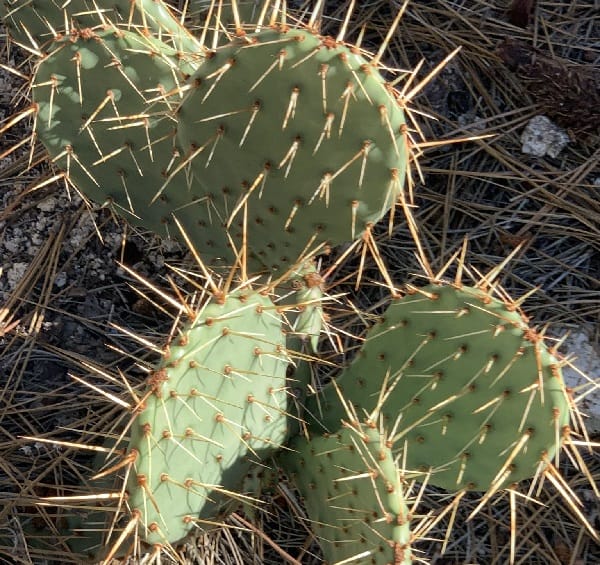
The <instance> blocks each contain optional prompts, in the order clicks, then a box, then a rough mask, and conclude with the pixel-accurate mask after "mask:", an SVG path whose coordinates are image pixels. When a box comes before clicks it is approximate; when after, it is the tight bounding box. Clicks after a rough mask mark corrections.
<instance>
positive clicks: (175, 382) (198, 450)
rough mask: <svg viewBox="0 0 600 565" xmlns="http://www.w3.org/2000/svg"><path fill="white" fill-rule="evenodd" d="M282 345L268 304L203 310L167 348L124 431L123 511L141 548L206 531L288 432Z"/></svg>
mask: <svg viewBox="0 0 600 565" xmlns="http://www.w3.org/2000/svg"><path fill="white" fill-rule="evenodd" d="M287 364H288V359H287V355H286V350H285V336H284V334H283V331H282V321H281V317H280V315H279V314H277V312H276V309H275V307H274V306H273V304H272V303H271V301H270V300H269V298H268V297H265V296H262V295H260V294H256V293H251V292H250V291H247V292H243V291H238V292H235V293H232V294H230V295H228V296H227V297H226V298H225V299H224V300H216V301H212V302H211V303H209V304H207V305H206V306H205V307H204V308H203V309H202V311H201V312H200V313H199V314H198V315H197V317H196V318H195V319H194V320H193V321H192V323H191V324H190V325H189V326H188V327H186V328H184V329H183V330H182V331H181V333H180V335H179V336H178V337H177V338H176V339H175V340H174V342H173V343H172V344H171V345H170V346H169V347H168V349H167V351H166V353H165V355H164V360H163V362H162V363H161V365H160V366H159V367H158V368H157V370H156V371H155V372H154V373H153V375H152V376H151V377H150V379H149V383H148V390H147V392H146V394H145V395H144V397H143V399H142V402H141V404H140V407H139V413H138V414H136V417H135V421H134V423H133V425H132V427H131V432H130V435H131V439H130V443H129V451H128V453H129V457H131V458H132V459H133V468H132V469H131V471H130V473H129V480H128V483H127V487H126V488H127V492H128V507H129V508H130V511H131V514H132V516H133V517H134V519H138V520H139V521H140V523H141V525H142V527H141V528H140V530H139V531H140V535H141V536H142V538H143V539H144V540H145V541H147V542H148V543H152V544H154V543H156V544H165V545H168V544H170V543H174V542H177V541H178V540H180V539H181V538H183V537H184V536H185V535H186V534H187V533H188V531H189V530H190V529H192V528H193V527H194V524H196V523H197V524H198V525H199V526H201V527H202V525H203V523H204V522H206V524H205V526H206V527H208V526H209V525H210V523H211V522H212V521H215V520H216V519H218V517H219V513H220V512H221V511H222V510H223V508H224V507H225V506H226V505H227V503H228V502H231V501H232V500H235V499H236V498H237V499H238V501H239V500H240V499H241V496H240V495H239V494H237V493H239V492H240V490H241V487H242V481H243V478H244V477H245V475H246V474H247V473H248V471H249V469H250V466H251V462H252V461H260V460H261V459H262V458H263V457H267V456H268V455H270V454H272V452H273V451H274V450H275V449H277V448H278V447H280V445H281V444H282V442H283V441H284V439H285V437H286V434H287V432H288V422H287V412H286V407H287V401H288V399H287V392H286V383H285V376H286V367H287Z"/></svg>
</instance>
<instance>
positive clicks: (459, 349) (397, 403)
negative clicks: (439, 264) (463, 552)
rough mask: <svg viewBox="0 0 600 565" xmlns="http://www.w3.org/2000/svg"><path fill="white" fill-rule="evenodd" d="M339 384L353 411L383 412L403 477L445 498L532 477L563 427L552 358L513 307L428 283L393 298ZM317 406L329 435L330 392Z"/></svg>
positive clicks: (563, 404)
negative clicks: (402, 460) (425, 477)
mask: <svg viewBox="0 0 600 565" xmlns="http://www.w3.org/2000/svg"><path fill="white" fill-rule="evenodd" d="M337 384H338V386H339V388H340V389H341V390H342V394H343V396H344V398H345V401H346V402H348V403H349V404H350V405H351V406H353V407H354V409H355V410H356V413H357V414H364V413H365V411H366V413H370V412H373V411H374V410H377V411H381V413H382V414H383V417H384V421H385V425H386V426H387V427H388V428H389V429H394V430H397V433H396V436H394V439H395V441H397V442H398V444H399V445H401V444H402V443H403V442H406V453H405V454H404V455H403V456H404V457H406V463H407V468H409V469H413V470H421V471H423V472H429V471H431V477H430V479H429V482H431V483H433V484H435V485H438V486H440V487H443V488H446V489H448V490H458V489H462V488H469V489H473V490H489V489H491V490H496V489H498V488H501V487H503V486H506V485H508V484H511V483H514V482H517V481H520V480H522V479H525V478H529V477H533V476H534V475H535V474H536V472H537V471H538V470H539V469H540V466H541V467H543V466H545V465H544V463H543V462H544V461H548V460H551V459H552V458H553V457H554V455H555V453H556V451H557V450H558V449H559V447H560V444H561V440H562V438H563V433H564V431H565V430H567V426H568V423H569V400H568V397H567V394H566V392H565V387H564V383H563V381H562V377H561V370H560V363H559V361H558V360H557V359H556V357H555V356H554V355H553V354H552V352H551V351H549V350H548V348H547V347H546V345H545V344H544V342H543V340H542V338H541V337H540V336H539V335H538V334H536V333H535V331H534V330H533V329H531V328H530V327H529V326H528V324H527V320H526V319H525V318H524V316H523V315H522V314H521V313H520V312H519V310H518V308H517V307H516V306H515V305H514V304H512V303H511V302H509V301H506V302H505V301H503V300H499V299H497V298H494V297H492V296H490V294H488V293H487V292H484V291H483V290H480V289H479V288H471V287H467V286H462V287H454V286H450V285H441V284H433V285H430V286H427V287H425V288H423V289H420V290H417V291H415V292H413V293H412V294H409V295H407V296H405V297H403V298H401V299H398V300H395V301H394V302H393V303H392V304H391V305H390V306H389V308H388V309H387V310H386V312H385V313H384V315H383V318H382V319H381V321H380V322H379V323H377V324H376V325H375V326H374V327H372V328H371V329H370V330H369V332H368V334H367V337H366V341H365V343H364V346H363V347H362V349H361V351H360V353H359V355H358V356H357V358H356V359H355V360H354V362H353V363H352V364H351V365H350V366H349V367H348V368H347V369H346V370H345V371H344V372H343V373H342V376H341V377H340V378H339V380H338V381H337ZM312 400H313V401H315V399H314V398H313V399H312ZM319 402H320V405H317V403H316V401H315V402H313V404H311V409H310V410H309V412H310V411H311V410H312V412H313V413H315V414H320V415H321V416H322V424H323V425H324V426H325V427H326V428H327V429H332V430H335V429H337V428H338V427H339V422H340V420H341V419H342V418H346V417H347V414H346V408H345V407H344V406H342V404H341V403H340V401H339V398H338V395H337V391H336V390H335V388H334V387H332V386H331V385H330V386H328V387H326V388H325V389H324V391H323V392H322V395H321V396H320V398H319ZM316 425H317V427H318V424H316Z"/></svg>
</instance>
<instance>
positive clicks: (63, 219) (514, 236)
mask: <svg viewBox="0 0 600 565" xmlns="http://www.w3.org/2000/svg"><path fill="white" fill-rule="evenodd" d="M173 4H174V5H176V6H177V7H182V6H179V4H182V5H183V4H184V2H173ZM308 4H309V3H308V2H295V3H290V5H292V6H293V7H294V8H295V9H297V10H298V12H296V13H299V14H302V9H303V8H305V7H307V6H308ZM357 4H358V5H357V7H356V8H355V11H354V14H353V17H352V19H351V21H350V25H349V29H348V31H347V34H346V37H347V38H348V39H349V40H353V39H356V38H357V37H358V36H359V35H361V34H363V46H364V47H367V48H368V49H371V50H373V51H376V50H377V46H378V45H379V44H381V42H382V41H383V38H384V37H385V34H386V30H387V26H389V22H390V21H391V20H392V19H393V15H394V14H395V13H396V10H397V9H398V8H399V5H400V2H399V1H384V0H370V1H368V2H358V3H357ZM347 7H348V6H347V3H345V2H340V1H332V2H326V3H325V10H324V16H323V20H322V32H323V33H324V34H327V33H329V32H331V33H332V34H333V30H335V29H337V27H338V26H339V22H340V20H341V19H342V18H343V15H344V13H345V10H346V9H347ZM363 28H364V33H363V32H362V31H361V30H363ZM457 47H460V51H459V52H458V53H457V54H456V56H454V57H453V58H452V59H451V60H450V61H449V62H447V63H446V64H445V66H444V67H443V69H442V70H440V71H439V72H438V73H437V74H436V75H435V77H433V78H432V79H431V81H430V82H428V83H427V85H426V86H425V87H424V88H423V89H422V90H421V91H420V92H419V93H418V94H416V95H415V96H414V98H413V100H412V101H411V104H410V106H409V108H410V109H411V116H412V117H413V118H414V120H415V125H414V126H413V131H412V135H413V139H414V142H415V144H416V151H417V153H419V159H418V168H417V167H416V166H415V167H414V168H413V178H414V180H415V186H414V191H415V195H416V202H417V204H418V208H416V210H415V217H416V220H417V223H418V225H419V228H420V230H421V238H422V242H423V245H424V249H425V252H426V253H427V255H428V258H429V261H430V263H431V266H432V268H433V269H434V271H435V270H439V269H441V268H442V266H443V265H444V264H445V263H446V262H447V261H448V260H449V258H450V257H451V256H452V255H453V254H454V253H455V252H457V251H458V250H459V249H460V248H461V246H462V244H463V242H464V240H465V239H467V240H468V242H469V251H468V256H467V260H468V263H469V264H470V265H471V267H472V269H473V271H474V272H477V271H480V272H486V271H489V270H490V269H491V268H492V267H493V266H494V265H497V264H499V263H500V262H501V261H503V259H504V258H505V257H506V256H508V255H509V254H510V253H511V252H513V251H515V249H516V248H518V249H517V251H516V252H515V255H514V257H513V259H512V260H511V261H510V263H509V264H508V265H507V266H506V267H505V268H504V269H503V271H502V274H501V275H500V277H499V280H498V282H499V283H500V284H501V285H502V286H503V287H504V288H506V289H507V290H508V292H510V294H511V295H512V296H513V297H515V298H518V297H521V296H524V295H526V294H528V293H529V292H531V291H533V290H535V292H532V294H531V296H528V298H527V300H526V302H525V303H524V305H523V307H524V309H525V311H526V312H527V313H528V314H529V315H530V316H531V317H532V319H533V320H534V322H535V324H536V326H537V327H539V328H546V326H547V330H546V333H547V335H548V336H549V339H559V338H561V337H562V336H565V334H569V333H572V334H574V336H576V338H573V339H571V341H570V342H569V341H567V342H566V345H565V346H563V349H561V350H562V351H563V352H564V353H566V354H571V355H573V356H577V355H578V354H579V359H576V360H574V361H573V364H574V366H575V367H581V368H582V370H585V372H586V375H588V377H589V378H587V379H583V380H580V381H578V384H577V385H575V386H577V387H578V388H577V389H576V396H580V397H582V406H584V410H588V411H595V410H597V406H598V405H599V404H600V400H598V398H599V393H598V389H599V386H598V382H597V381H598V378H599V374H598V364H597V362H596V361H594V359H596V360H597V359H598V357H595V356H596V355H598V352H599V351H600V348H599V345H598V344H599V342H600V94H599V93H600V71H599V69H600V6H599V5H598V2H597V1H595V0H577V1H572V2H571V1H569V2H567V1H564V2H563V1H553V2H550V1H548V2H545V1H538V2H536V1H534V0H533V1H525V0H522V1H514V2H487V1H485V0H470V1H455V2H449V1H437V2H433V1H426V0H422V1H419V0H414V1H412V2H410V3H409V5H408V8H407V11H406V13H405V15H404V16H403V19H402V21H401V23H400V25H399V28H398V31H397V32H396V33H395V35H394V36H393V38H392V39H391V40H390V45H389V48H388V49H387V50H386V52H385V54H384V58H383V62H384V63H385V64H386V65H388V66H389V67H390V68H394V69H413V68H415V66H417V65H420V64H422V66H421V68H420V70H419V73H418V76H419V78H420V79H423V78H425V77H426V76H427V75H428V73H429V72H430V71H431V70H432V69H434V68H435V67H436V65H437V64H438V63H440V62H441V61H442V60H444V58H445V57H447V56H448V55H449V53H451V52H452V51H453V50H454V49H455V48H457ZM0 53H1V55H0V62H1V63H2V67H0V120H2V123H4V124H6V123H7V122H8V121H9V120H10V117H11V116H12V115H14V114H15V113H16V112H17V111H18V110H19V109H21V110H22V109H23V108H26V107H27V103H28V102H27V98H26V97H27V81H26V80H25V79H26V77H27V76H28V74H29V72H30V63H29V61H28V59H27V57H26V54H25V53H24V52H23V51H21V50H19V49H17V48H15V47H14V46H11V47H10V48H9V47H7V46H6V45H5V43H4V38H3V37H0ZM421 62H422V63H421ZM15 69H16V72H15ZM536 116H546V117H547V118H548V122H542V124H541V125H540V123H539V122H538V125H537V127H536V126H535V122H534V126H533V128H534V129H533V131H532V132H531V131H530V132H529V140H528V146H527V147H526V148H525V149H526V151H528V152H527V153H526V152H524V151H523V148H524V141H523V138H522V136H523V135H524V132H526V130H527V127H528V125H529V124H530V122H531V120H532V118H535V117H536ZM417 125H418V128H420V131H417ZM0 127H1V126H0ZM31 127H32V124H31V120H30V119H29V118H27V119H23V120H22V121H19V122H18V123H16V124H14V125H13V127H11V128H10V129H8V130H7V131H6V132H4V133H3V134H2V135H1V136H0V198H1V204H0V562H2V563H24V564H27V563H36V564H37V563H40V564H43V563H51V562H56V563H60V562H62V563H67V562H71V561H70V558H69V556H68V555H67V554H65V553H64V552H63V550H62V549H61V548H59V547H58V546H57V549H56V555H48V554H46V555H44V554H40V553H37V552H36V550H35V549H34V548H30V547H27V544H26V542H25V541H24V538H25V537H26V536H25V534H24V533H23V530H22V519H23V517H24V516H33V517H35V519H38V520H41V521H42V522H44V521H46V522H47V523H48V522H52V520H51V519H50V518H49V516H50V514H49V512H50V513H51V510H49V509H48V508H47V507H43V506H42V507H40V506H37V507H36V506H35V505H34V503H35V501H36V500H37V499H38V498H39V497H40V496H51V495H54V494H56V493H60V492H63V490H62V486H63V485H65V484H67V485H69V484H77V483H78V482H80V481H81V480H82V478H83V477H85V476H86V471H87V469H86V466H87V465H89V457H88V458H87V459H86V458H85V456H84V457H83V458H81V457H80V456H78V455H77V456H74V455H73V450H69V449H67V448H63V447H58V446H56V445H51V444H47V443H43V442H39V441H38V442H36V441H33V440H26V439H20V438H22V437H23V436H28V437H36V438H61V439H63V440H67V441H91V440H93V438H95V437H101V435H102V433H103V430H104V429H106V426H107V424H108V423H110V422H111V421H112V419H113V418H114V414H115V408H114V406H111V405H110V404H108V403H106V402H105V401H103V399H102V398H98V395H97V394H96V393H94V392H93V391H91V390H90V389H89V388H87V387H85V386H83V385H81V384H79V383H78V381H77V380H76V379H74V377H78V378H84V379H86V380H88V382H91V383H97V382H103V383H105V380H103V379H100V378H99V377H98V371H99V370H101V371H105V372H107V373H111V374H113V375H118V374H119V373H122V374H125V375H127V379H128V380H129V381H130V382H131V383H133V384H134V385H135V384H138V383H140V382H141V381H142V380H143V379H144V377H145V375H146V367H147V364H151V363H152V362H153V360H154V357H153V354H152V353H151V352H149V351H148V347H145V346H143V345H142V344H140V343H139V342H138V341H136V340H135V339H134V338H132V337H131V335H132V334H137V335H142V336H144V338H145V339H146V340H147V341H148V342H149V343H152V344H155V345H156V346H157V347H161V346H162V344H163V343H164V336H165V335H168V333H169V332H170V331H171V326H172V318H171V317H170V315H169V311H168V307H166V308H164V309H163V310H161V309H159V308H157V307H154V306H152V305H149V304H148V302H147V301H145V300H144V299H143V298H142V297H141V296H140V293H139V292H138V291H137V290H136V288H139V283H137V282H136V281H135V280H134V279H133V277H132V276H131V274H130V273H129V272H128V271H127V270H125V269H124V268H123V266H122V265H123V264H124V265H127V266H128V267H130V268H131V269H132V270H133V271H135V272H136V273H138V274H139V275H141V276H142V277H144V278H146V279H148V280H150V281H153V282H154V283H155V284H157V285H160V286H163V287H165V286H166V287H168V282H167V278H168V277H169V276H173V279H174V281H175V283H176V284H178V285H180V286H181V287H182V288H183V289H186V288H188V287H189V285H188V282H187V281H186V280H185V279H184V278H182V277H181V276H179V275H177V274H175V275H173V270H172V269H171V268H170V267H169V265H174V266H181V265H185V266H187V265H189V256H188V254H187V253H186V250H185V249H184V247H183V246H182V245H181V244H179V243H176V242H171V241H161V240H159V238H157V237H156V236H154V235H152V234H149V233H146V232H143V231H140V230H137V229H134V228H132V227H131V226H128V225H126V224H125V223H124V222H123V221H122V220H120V219H119V218H117V217H116V216H115V215H114V214H113V213H111V211H110V210H108V209H106V208H102V207H100V206H97V205H93V206H89V205H87V204H86V203H84V202H83V201H82V199H81V198H80V197H79V196H78V195H77V193H76V192H75V191H73V190H72V188H71V189H68V188H65V186H64V185H63V184H60V183H53V182H50V183H48V184H46V183H45V179H49V178H51V177H52V176H53V171H52V168H51V166H50V165H49V164H48V163H47V161H46V160H45V158H44V151H43V148H42V147H41V146H40V145H39V144H36V145H35V146H32V145H31V144H30V143H29V142H28V137H29V136H30V132H31ZM526 135H527V134H526ZM474 138H477V139H474ZM423 140H427V141H426V142H425V141H423ZM441 141H443V142H444V143H438V142H441ZM19 144H21V145H19ZM16 145H19V147H18V149H17V150H15V151H11V148H12V147H14V146H16ZM548 151H549V152H548ZM387 231H388V226H387V221H386V220H384V221H383V222H382V225H381V226H378V227H377V229H376V233H377V241H378V246H379V249H380V251H381V254H382V257H383V259H384V261H385V262H386V265H387V268H388V270H389V273H390V275H391V276H392V278H393V279H394V280H395V281H400V282H404V281H407V282H410V281H413V280H415V275H414V273H418V272H420V271H421V269H420V266H419V264H418V263H417V261H416V259H415V249H414V245H413V244H412V243H411V241H412V240H411V238H410V235H409V233H408V229H407V227H406V226H405V225H403V224H399V225H397V226H396V227H395V228H394V230H393V233H392V234H391V237H389V235H388V233H387ZM339 253H340V251H339V250H337V251H334V256H338V254H339ZM331 260H332V258H331V257H329V258H326V259H324V261H325V263H327V262H330V261H331ZM358 261H359V259H358V258H356V257H351V258H349V259H348V260H347V261H346V262H345V263H344V265H343V266H342V268H341V269H340V270H339V275H338V277H339V280H341V279H343V278H344V274H345V273H349V272H352V271H353V270H355V269H356V268H357V264H358ZM367 273H368V277H367V279H369V277H371V278H370V279H369V281H370V282H369V284H366V285H365V286H364V288H363V289H361V291H360V292H359V293H355V297H356V299H357V301H358V302H360V303H361V306H363V307H364V308H365V309H366V308H369V307H373V306H374V305H377V304H378V302H379V301H380V300H381V299H382V296H383V290H382V289H381V286H378V284H377V283H378V282H379V281H377V275H376V274H375V273H376V269H375V268H374V265H373V264H370V265H368V268H367ZM333 284H334V285H335V287H336V289H337V288H345V287H343V285H342V286H339V287H338V286H337V281H333ZM340 284H341V283H340ZM350 292H354V291H352V290H351V291H350ZM582 352H583V353H582ZM582 355H583V356H582ZM590 359H591V360H592V361H590ZM575 373H576V375H575V377H574V378H577V371H575ZM122 390H123V387H122V384H120V383H115V384H114V387H112V389H109V390H108V392H111V393H114V394H121V393H122ZM594 426H597V423H596V424H593V425H591V428H590V429H591V430H592V432H595V433H596V434H598V428H594ZM583 439H584V438H582V440H583ZM594 439H595V442H598V439H599V436H598V435H596V436H595V438H594ZM597 445H598V443H595V444H594V445H593V448H589V449H583V448H582V449H581V450H580V452H581V459H582V460H584V461H585V463H586V465H587V468H588V469H589V475H588V476H585V474H583V473H581V472H580V471H578V469H577V467H579V466H580V461H578V460H575V459H574V457H573V456H572V455H571V456H568V457H564V458H563V460H562V462H561V467H560V468H561V472H562V474H563V476H564V477H565V480H566V483H567V484H568V485H569V486H570V488H572V489H573V491H574V492H575V493H576V494H577V496H579V498H580V500H581V506H580V507H579V508H580V512H581V513H582V515H583V516H584V517H585V519H587V521H588V522H589V524H591V526H592V527H594V528H596V529H597V530H599V531H600V503H599V502H598V498H597V492H598V491H596V490H594V488H593V487H592V486H591V483H592V482H593V481H594V480H596V481H597V480H598V478H600V455H599V453H598V450H597ZM83 481H84V483H86V482H89V481H88V480H87V479H85V478H83ZM286 489H287V490H284V491H278V492H276V493H273V494H268V495H266V496H265V502H266V509H267V512H264V513H259V515H258V516H256V517H254V522H253V523H254V524H255V528H256V531H254V530H252V529H244V527H242V522H241V521H240V520H241V517H240V516H234V517H232V518H230V519H229V521H228V524H229V526H230V527H229V528H220V529H217V530H216V531H213V532H210V533H208V534H206V535H203V536H201V537H199V538H198V539H196V540H194V541H193V542H190V543H188V544H187V545H186V546H185V547H184V548H183V549H182V553H181V555H183V556H184V559H185V562H186V563H197V564H200V563H223V564H225V563H227V564H230V563H265V564H276V563H283V562H285V560H284V558H283V557H282V555H281V552H278V551H277V550H276V549H274V548H273V546H275V545H276V546H279V547H280V548H282V549H283V550H284V551H285V552H286V553H287V554H289V555H292V556H294V557H295V558H296V559H298V561H300V562H301V563H302V564H303V565H312V564H315V565H316V564H317V563H321V562H322V557H321V556H320V550H319V548H318V544H317V543H316V541H315V540H314V539H313V538H311V537H310V536H309V535H308V534H307V532H306V530H305V529H304V528H303V526H302V525H301V524H300V521H299V518H298V514H297V512H296V511H295V509H294V504H297V503H298V499H297V496H296V495H294V493H293V492H291V490H290V489H289V487H286ZM522 492H523V493H527V489H526V488H524V489H523V491H522ZM534 494H535V496H536V498H537V499H538V500H539V501H541V503H542V504H533V503H532V504H526V503H521V504H519V505H518V506H517V508H518V511H517V512H518V516H517V524H518V528H519V534H518V536H517V548H516V554H517V560H516V562H517V563H520V564H531V565H538V564H539V565H542V564H543V565H548V564H556V565H559V564H566V563H569V564H573V565H592V564H594V563H599V562H600V547H599V546H598V545H597V544H596V543H595V541H594V540H593V538H592V537H591V535H590V534H589V532H588V531H587V530H586V528H585V527H583V526H582V525H581V520H580V519H579V517H578V516H577V515H576V513H575V512H573V510H572V509H571V508H570V507H569V506H568V505H566V504H565V503H564V502H563V500H562V498H561V496H559V493H558V492H557V489H556V486H555V485H554V486H553V485H551V484H547V483H546V484H545V485H544V486H543V487H541V488H539V489H538V491H537V492H535V493H534ZM444 503H445V494H444V493H443V492H441V491H436V490H435V489H433V488H431V489H430V490H428V491H427V494H426V496H425V497H424V500H423V502H422V505H421V507H420V509H419V511H420V513H423V514H425V513H427V512H428V511H431V512H435V511H436V510H439V509H440V508H441V507H442V506H443V505H444ZM476 504H477V499H476V497H472V498H470V497H469V496H467V497H465V500H464V501H463V503H462V504H461V505H460V507H459V509H458V511H457V513H456V516H455V517H454V518H453V519H452V520H453V522H454V523H453V527H452V528H451V534H450V536H449V539H448V540H446V542H445V543H444V541H443V538H444V535H445V531H446V530H447V529H448V525H449V523H451V522H450V520H451V519H450V517H449V516H448V517H446V518H444V519H443V520H442V521H441V522H440V523H439V524H438V526H437V529H436V530H435V531H434V533H432V534H430V538H431V539H425V540H421V541H420V542H419V543H418V544H416V545H415V548H416V550H417V551H419V552H422V553H419V556H420V557H421V556H422V558H423V560H424V561H425V562H430V563H432V564H437V565H451V564H452V565H458V564H467V563H468V564H480V565H492V564H500V563H507V562H508V551H509V548H508V540H509V539H510V530H511V525H510V500H509V496H508V495H507V494H506V493H503V494H502V495H501V496H498V497H496V498H494V499H493V500H491V501H490V502H488V503H487V505H486V507H485V509H484V510H483V511H482V512H480V513H479V514H478V516H477V517H476V518H474V519H473V520H469V519H468V516H469V514H470V513H471V511H472V510H473V509H474V508H475V506H476ZM236 520H237V521H236ZM231 526H233V527H231ZM244 526H247V524H244ZM257 532H261V533H257ZM6 540H9V541H8V542H7V541H6ZM442 549H443V550H444V551H442ZM165 562H168V560H164V559H163V563H165Z"/></svg>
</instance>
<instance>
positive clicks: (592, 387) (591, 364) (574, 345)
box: [561, 329, 600, 435]
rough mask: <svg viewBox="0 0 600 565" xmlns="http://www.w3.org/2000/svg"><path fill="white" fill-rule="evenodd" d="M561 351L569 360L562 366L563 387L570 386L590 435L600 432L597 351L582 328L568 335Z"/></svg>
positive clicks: (599, 356)
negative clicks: (577, 400) (570, 360)
mask: <svg viewBox="0 0 600 565" xmlns="http://www.w3.org/2000/svg"><path fill="white" fill-rule="evenodd" d="M561 351H564V352H565V354H566V355H567V357H568V358H569V359H572V363H571V364H570V365H567V366H565V367H564V368H563V378H564V380H565V383H566V384H567V386H569V387H571V388H572V389H574V396H575V398H576V399H578V398H581V401H580V402H577V404H578V406H579V407H580V410H581V411H582V413H583V420H584V422H585V424H586V427H587V430H588V433H589V434H590V435H598V434H600V351H597V350H596V349H595V348H594V346H593V344H592V343H591V342H590V338H589V336H588V334H587V332H586V331H584V330H583V329H576V330H574V331H573V332H571V333H570V334H569V336H568V337H567V339H566V340H565V342H564V344H563V346H562V348H561Z"/></svg>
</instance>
